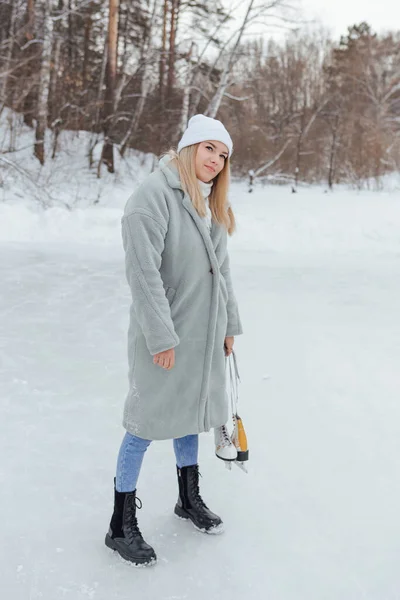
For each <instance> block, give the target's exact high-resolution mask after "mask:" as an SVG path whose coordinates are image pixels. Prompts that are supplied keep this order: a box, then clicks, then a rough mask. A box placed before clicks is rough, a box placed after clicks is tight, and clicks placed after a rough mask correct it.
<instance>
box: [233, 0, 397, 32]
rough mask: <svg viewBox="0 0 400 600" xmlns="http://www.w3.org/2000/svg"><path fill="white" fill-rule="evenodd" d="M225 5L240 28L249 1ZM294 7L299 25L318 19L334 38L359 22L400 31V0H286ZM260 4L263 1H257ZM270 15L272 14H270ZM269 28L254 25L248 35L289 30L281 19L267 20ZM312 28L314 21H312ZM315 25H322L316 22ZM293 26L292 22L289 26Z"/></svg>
mask: <svg viewBox="0 0 400 600" xmlns="http://www.w3.org/2000/svg"><path fill="white" fill-rule="evenodd" d="M223 1H224V4H225V6H226V7H227V8H228V7H229V8H231V9H233V11H234V12H233V14H234V16H235V23H233V24H231V26H230V27H231V29H232V30H233V29H234V28H235V29H236V28H237V27H238V26H239V24H240V23H241V21H242V19H243V17H244V14H245V12H246V9H247V6H248V2H249V0H223ZM286 1H287V4H289V5H291V6H292V7H293V8H294V10H287V11H286V12H285V14H286V16H287V17H288V18H290V19H293V20H294V23H295V24H298V25H299V24H300V23H299V20H300V21H305V22H306V23H305V25H306V24H307V23H309V22H311V21H313V20H314V19H315V20H316V21H317V23H320V24H322V26H323V29H328V30H329V32H330V33H331V35H332V37H333V38H334V39H337V40H339V38H340V36H341V35H345V34H346V33H347V27H349V26H351V25H354V24H355V23H361V22H362V21H367V22H368V23H369V24H370V25H371V27H372V29H373V31H375V32H377V33H381V32H384V31H388V30H392V31H400V0H286ZM256 4H260V2H256ZM268 14H270V13H268ZM267 23H268V24H269V25H268V26H267V27H266V26H265V25H264V26H260V24H254V25H253V26H251V27H250V28H249V30H248V32H247V35H248V36H251V37H253V36H255V37H257V36H258V35H263V36H268V35H271V36H273V37H277V38H281V37H283V36H285V33H286V31H287V29H286V28H285V27H282V25H283V23H282V22H279V21H278V20H277V19H273V18H272V19H271V18H270V17H269V18H268V19H267ZM310 25H311V27H312V26H313V24H310ZM314 26H318V25H317V24H315V25H314ZM288 27H289V25H288Z"/></svg>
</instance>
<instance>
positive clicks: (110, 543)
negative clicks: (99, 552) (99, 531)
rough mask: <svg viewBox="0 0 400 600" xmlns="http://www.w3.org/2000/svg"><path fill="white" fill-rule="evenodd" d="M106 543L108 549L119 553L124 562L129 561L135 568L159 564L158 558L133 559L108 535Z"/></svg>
mask: <svg viewBox="0 0 400 600" xmlns="http://www.w3.org/2000/svg"><path fill="white" fill-rule="evenodd" d="M104 542H105V545H106V546H107V548H110V550H113V551H114V552H117V553H118V554H119V555H120V557H121V558H123V559H124V561H127V562H128V563H129V564H130V565H132V566H133V567H151V566H153V565H155V564H156V563H157V557H153V558H150V559H149V558H132V557H131V556H129V554H127V553H126V552H124V551H123V550H121V548H119V547H118V546H117V544H116V543H115V542H114V540H113V539H112V537H110V536H109V535H108V533H107V534H106V538H105V540H104Z"/></svg>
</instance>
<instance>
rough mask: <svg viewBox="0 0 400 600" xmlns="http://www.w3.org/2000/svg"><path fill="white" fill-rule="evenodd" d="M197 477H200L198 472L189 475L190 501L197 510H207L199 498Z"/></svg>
mask: <svg viewBox="0 0 400 600" xmlns="http://www.w3.org/2000/svg"><path fill="white" fill-rule="evenodd" d="M199 476H200V477H201V473H200V471H198V470H195V471H192V472H191V473H190V477H191V485H192V486H193V487H192V489H193V497H192V501H193V503H194V504H195V505H196V506H197V507H198V508H201V509H205V510H208V506H207V505H206V503H205V502H204V500H203V498H202V497H201V496H200V487H199Z"/></svg>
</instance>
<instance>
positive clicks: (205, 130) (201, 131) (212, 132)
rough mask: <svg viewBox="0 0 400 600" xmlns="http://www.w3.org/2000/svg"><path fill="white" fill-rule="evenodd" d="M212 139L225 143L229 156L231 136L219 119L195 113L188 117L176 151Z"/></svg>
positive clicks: (231, 143) (231, 146)
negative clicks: (187, 122) (188, 119)
mask: <svg viewBox="0 0 400 600" xmlns="http://www.w3.org/2000/svg"><path fill="white" fill-rule="evenodd" d="M212 140H216V141H217V142H221V143H222V144H225V146H226V147H227V148H228V151H229V156H232V152H233V142H232V138H231V136H230V135H229V133H228V131H227V130H226V129H225V127H224V126H223V125H222V123H221V121H218V120H217V119H211V117H206V116H205V115H195V116H194V117H192V118H191V119H190V121H189V124H188V126H187V129H186V131H185V132H184V134H183V136H182V139H181V141H180V142H179V144H178V152H180V151H181V150H182V148H186V147H187V146H192V145H193V144H198V143H200V142H208V141H210V142H211V141H212Z"/></svg>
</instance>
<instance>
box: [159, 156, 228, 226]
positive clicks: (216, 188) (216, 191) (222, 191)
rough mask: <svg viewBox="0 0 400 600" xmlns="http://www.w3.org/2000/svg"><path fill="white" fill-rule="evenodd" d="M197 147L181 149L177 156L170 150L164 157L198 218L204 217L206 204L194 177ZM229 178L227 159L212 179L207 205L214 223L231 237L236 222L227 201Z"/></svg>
mask: <svg viewBox="0 0 400 600" xmlns="http://www.w3.org/2000/svg"><path fill="white" fill-rule="evenodd" d="M199 145H200V144H192V145H191V146H187V147H186V148H182V150H181V151H180V152H179V154H178V153H177V152H176V150H174V149H171V150H169V151H168V152H167V153H166V156H169V157H170V158H171V160H172V161H173V162H174V164H175V165H176V166H177V168H178V172H179V177H180V180H181V183H182V187H183V189H184V191H185V192H186V193H187V194H188V195H189V197H190V199H191V201H192V204H193V206H194V207H195V209H196V211H197V212H198V214H199V215H200V217H205V216H206V203H205V201H204V197H203V194H202V193H201V190H200V186H199V183H198V180H197V176H196V154H197V149H198V147H199ZM230 178H231V170H230V162H229V157H228V158H227V159H226V161H225V164H224V168H223V169H222V171H220V173H218V175H217V176H216V177H215V178H214V179H213V186H212V188H211V194H210V197H209V204H210V210H211V214H212V216H213V219H214V221H216V222H217V223H219V224H220V225H222V226H224V227H225V228H226V230H227V232H228V233H229V235H232V234H233V232H234V231H235V229H236V221H235V215H234V214H233V210H232V208H231V206H230V205H229V201H228V189H229V182H230Z"/></svg>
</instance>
